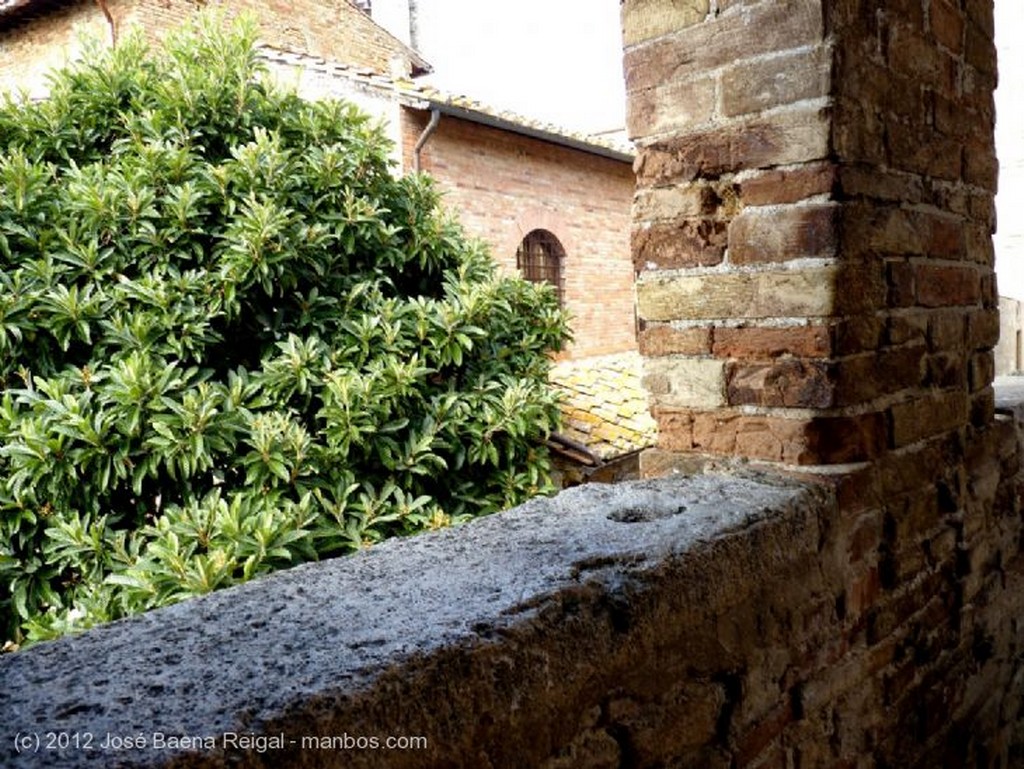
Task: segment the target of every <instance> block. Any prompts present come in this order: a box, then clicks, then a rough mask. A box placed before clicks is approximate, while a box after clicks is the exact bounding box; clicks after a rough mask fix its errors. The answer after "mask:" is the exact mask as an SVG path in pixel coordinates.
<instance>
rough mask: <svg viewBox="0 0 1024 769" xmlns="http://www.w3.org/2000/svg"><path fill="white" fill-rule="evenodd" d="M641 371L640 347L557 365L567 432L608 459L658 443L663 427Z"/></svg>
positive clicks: (564, 431)
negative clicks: (656, 418) (653, 412)
mask: <svg viewBox="0 0 1024 769" xmlns="http://www.w3.org/2000/svg"><path fill="white" fill-rule="evenodd" d="M641 372H642V363H641V358H640V355H639V353H635V352H630V353H622V354H619V355H605V356H601V357H599V358H583V359H581V360H573V361H563V362H561V363H557V364H556V365H555V366H553V367H552V369H551V374H550V379H551V383H552V384H553V385H555V387H557V388H558V389H559V390H561V391H562V394H563V401H562V429H561V434H562V435H564V436H565V437H567V438H569V439H571V440H573V441H575V442H576V443H579V444H582V445H583V446H585V447H586V448H587V450H588V451H589V452H590V453H591V454H594V455H595V456H597V457H599V458H600V459H601V460H604V461H607V460H610V459H614V458H615V457H618V456H622V455H623V454H628V453H630V452H633V451H638V450H639V449H644V448H648V447H650V446H653V445H654V444H655V442H656V440H657V437H658V429H657V425H656V424H655V422H654V418H653V417H651V414H650V411H649V410H648V404H647V393H646V391H645V390H644V388H643V387H642V386H641V384H640V378H641Z"/></svg>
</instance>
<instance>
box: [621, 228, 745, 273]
mask: <svg viewBox="0 0 1024 769" xmlns="http://www.w3.org/2000/svg"><path fill="white" fill-rule="evenodd" d="M727 241H728V225H727V224H726V223H725V222H722V221H717V220H715V219H680V220H677V221H674V222H655V223H654V224H651V225H649V226H645V227H644V226H642V227H635V228H634V229H633V230H632V232H631V234H630V242H631V244H632V249H633V263H634V266H635V267H636V269H637V271H640V270H655V269H663V270H667V269H677V268H680V267H710V266H713V265H716V264H719V263H721V261H722V260H723V259H724V258H725V247H726V242H727Z"/></svg>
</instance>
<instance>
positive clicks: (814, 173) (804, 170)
mask: <svg viewBox="0 0 1024 769" xmlns="http://www.w3.org/2000/svg"><path fill="white" fill-rule="evenodd" d="M837 178H838V169H837V168H836V167H835V166H834V165H832V164H831V163H828V162H825V163H808V164H806V165H804V166H800V167H797V168H789V169H771V170H768V171H762V172H761V173H758V174H756V175H755V176H751V177H748V178H746V179H744V180H743V181H742V183H741V184H740V198H741V200H742V201H743V204H744V205H745V206H765V205H770V204H778V203H796V202H798V201H801V200H804V199H806V198H809V197H812V196H815V195H823V194H826V193H830V192H831V191H832V190H833V188H834V187H835V185H836V181H837Z"/></svg>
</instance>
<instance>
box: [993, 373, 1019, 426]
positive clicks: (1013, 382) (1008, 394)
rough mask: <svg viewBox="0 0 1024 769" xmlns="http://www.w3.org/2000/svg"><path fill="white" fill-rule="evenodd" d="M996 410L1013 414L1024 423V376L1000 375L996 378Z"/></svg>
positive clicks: (1015, 419) (1015, 418)
mask: <svg viewBox="0 0 1024 769" xmlns="http://www.w3.org/2000/svg"><path fill="white" fill-rule="evenodd" d="M995 394H996V411H998V412H1000V413H1003V414H1011V415H1012V416H1013V418H1014V421H1015V422H1016V423H1017V424H1018V425H1020V424H1024V376H999V377H996V380H995Z"/></svg>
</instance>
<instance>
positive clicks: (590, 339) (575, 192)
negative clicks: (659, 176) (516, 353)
mask: <svg viewBox="0 0 1024 769" xmlns="http://www.w3.org/2000/svg"><path fill="white" fill-rule="evenodd" d="M428 120H429V112H426V111H424V110H414V109H406V110H403V128H402V133H403V145H404V155H405V163H404V165H405V167H406V168H411V167H412V150H413V147H414V145H415V143H416V140H417V139H418V138H419V136H420V135H421V134H422V132H423V130H424V129H425V128H426V125H427V122H428ZM421 159H422V168H423V170H424V171H426V172H428V173H430V174H431V175H432V176H434V177H435V178H436V179H437V180H438V182H439V185H440V187H441V189H442V190H443V191H444V192H445V200H446V203H447V205H449V206H450V207H451V208H452V209H454V210H455V211H457V212H458V216H459V218H460V220H461V221H462V222H463V224H464V225H465V227H466V230H467V231H468V232H469V233H470V234H472V235H475V236H477V237H480V238H482V239H483V240H485V241H487V242H488V243H489V244H490V246H491V249H492V253H493V254H494V256H495V259H496V260H497V262H498V263H499V265H500V266H501V267H502V268H503V269H505V270H507V271H510V272H514V271H515V269H516V249H517V248H518V246H519V243H520V242H521V241H522V239H523V237H524V236H525V235H526V234H527V233H529V232H530V231H532V230H534V229H546V230H548V231H550V232H551V233H553V234H554V235H555V236H556V237H557V238H558V239H559V241H560V242H561V244H562V246H563V247H564V248H565V252H566V258H565V263H564V265H563V268H564V269H563V276H564V292H565V304H566V307H567V308H568V310H569V311H570V312H571V313H572V315H573V322H572V328H573V333H574V335H575V341H574V343H573V346H572V348H571V351H570V352H571V355H572V356H573V357H584V356H588V355H602V354H606V353H613V352H621V351H624V350H630V349H635V347H636V338H635V333H634V310H633V264H632V262H631V260H630V255H629V227H630V224H629V221H630V200H631V197H632V192H633V173H632V169H631V168H630V165H629V163H625V162H622V161H618V160H612V159H609V158H605V157H601V156H598V155H593V154H590V153H587V152H583V151H580V150H576V149H571V148H568V147H562V146H558V145H555V144H551V143H548V142H544V141H541V140H539V139H534V138H530V137H526V136H520V135H518V134H514V133H512V132H510V131H504V130H498V129H495V128H490V127H488V126H483V125H479V124H476V123H472V122H469V121H465V120H460V119H457V118H453V117H448V116H444V117H442V118H441V122H440V123H439V124H438V127H437V130H436V131H435V132H434V133H433V134H432V135H431V137H430V138H429V140H428V141H427V143H426V145H425V147H424V149H423V152H422V156H421Z"/></svg>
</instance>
